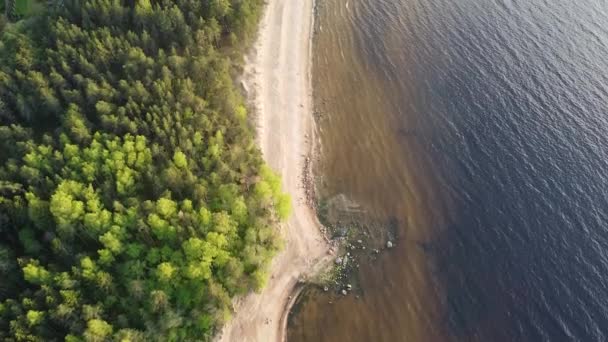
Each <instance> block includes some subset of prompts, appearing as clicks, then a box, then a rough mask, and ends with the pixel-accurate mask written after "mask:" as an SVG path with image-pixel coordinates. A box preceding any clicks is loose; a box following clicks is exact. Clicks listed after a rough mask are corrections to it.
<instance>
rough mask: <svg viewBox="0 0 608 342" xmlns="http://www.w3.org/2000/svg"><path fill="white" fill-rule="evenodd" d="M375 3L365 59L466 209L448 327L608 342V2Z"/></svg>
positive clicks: (452, 263)
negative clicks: (395, 95)
mask: <svg viewBox="0 0 608 342" xmlns="http://www.w3.org/2000/svg"><path fill="white" fill-rule="evenodd" d="M363 2H365V3H366V5H364V6H362V7H361V10H360V11H359V13H358V19H357V20H358V21H359V22H358V27H359V29H358V31H357V35H358V37H359V40H360V42H359V45H360V47H359V48H360V49H361V51H362V52H363V54H364V56H365V58H366V60H367V61H368V62H369V65H370V66H372V67H373V68H375V69H376V72H377V73H378V74H380V75H384V76H383V77H384V78H385V80H386V81H387V82H389V83H390V84H393V85H394V86H395V87H396V89H398V90H399V91H401V92H402V93H404V94H407V96H404V99H407V101H405V100H404V101H403V103H401V104H400V106H401V110H402V113H404V114H403V115H416V122H417V125H419V127H415V129H419V130H420V131H421V132H422V131H423V132H425V133H424V134H421V136H420V137H419V139H422V140H423V142H424V146H426V151H425V153H428V154H429V155H430V156H431V158H432V159H433V160H434V163H435V165H436V167H437V168H438V169H439V170H440V173H441V174H443V177H444V179H443V180H442V182H441V183H442V184H443V187H444V188H445V189H444V190H445V193H446V194H447V196H450V197H451V201H452V202H453V203H454V207H455V209H454V210H453V211H454V212H453V213H452V214H451V217H452V219H451V220H450V222H451V223H450V224H449V225H448V226H446V227H440V229H441V231H442V233H441V237H440V239H439V240H440V241H439V242H438V243H437V244H436V245H435V246H433V247H434V248H433V252H434V253H436V256H437V257H438V260H439V263H438V266H437V275H438V277H439V278H440V279H441V280H442V281H443V282H444V286H445V288H446V291H447V303H448V310H447V313H446V317H445V324H446V325H448V326H449V327H450V330H451V331H452V332H453V334H454V335H455V336H457V337H459V338H460V339H462V340H475V341H607V340H608V200H607V198H608V2H606V1H585V0H583V1H572V0H551V1H548V0H547V1H542V0H526V1H497V0H382V1H371V0H368V1H363ZM406 113H407V114H406ZM410 128H411V127H410Z"/></svg>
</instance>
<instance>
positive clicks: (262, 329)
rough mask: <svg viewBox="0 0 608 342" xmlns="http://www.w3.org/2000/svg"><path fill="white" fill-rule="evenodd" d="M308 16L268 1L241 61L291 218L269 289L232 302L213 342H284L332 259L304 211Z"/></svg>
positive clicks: (309, 11)
mask: <svg viewBox="0 0 608 342" xmlns="http://www.w3.org/2000/svg"><path fill="white" fill-rule="evenodd" d="M313 12H314V0H303V1H289V0H268V2H267V3H266V5H265V9H264V15H263V17H262V20H261V22H260V24H259V31H258V37H257V39H256V42H255V44H254V46H253V49H252V51H251V52H250V53H249V54H248V55H247V56H246V66H245V70H244V75H243V83H244V88H245V90H246V92H247V98H248V101H249V102H250V103H251V104H252V106H251V107H252V108H254V110H255V113H254V114H253V115H255V122H256V124H257V137H256V138H257V142H258V144H259V146H260V148H261V150H262V154H263V156H264V159H265V160H266V162H267V163H268V165H270V167H271V168H272V169H273V170H274V171H275V172H277V173H278V174H279V175H280V176H281V179H282V183H283V191H285V192H287V193H289V194H290V195H291V197H292V207H293V210H292V215H291V216H290V218H289V220H288V221H287V222H286V223H284V224H282V225H281V228H280V229H281V234H282V235H283V238H284V242H285V246H284V248H283V250H281V251H280V252H279V253H278V254H277V255H276V256H275V258H274V259H273V261H272V263H271V265H270V269H269V271H270V272H269V273H270V277H269V279H268V284H267V285H266V286H265V287H264V288H263V289H262V290H261V291H260V292H259V293H250V294H247V295H246V296H244V297H242V298H239V299H237V301H235V314H234V317H233V318H232V320H230V321H229V322H228V323H227V324H226V325H224V327H223V328H222V330H221V332H220V333H219V334H218V336H217V337H216V339H215V340H216V341H226V342H230V341H243V342H245V341H264V342H266V341H268V342H272V341H277V342H282V341H284V340H285V339H286V330H287V329H286V328H287V321H288V316H289V312H290V311H291V308H292V306H293V304H294V303H295V301H296V297H297V295H298V294H299V293H300V291H301V289H302V287H303V286H301V285H302V283H303V282H302V280H303V279H306V278H307V277H309V276H311V275H315V274H316V273H318V271H319V270H320V269H322V268H323V267H324V265H327V264H328V263H329V262H331V259H332V258H333V256H332V254H331V249H330V244H329V243H328V241H327V240H326V237H325V236H324V235H323V234H322V233H321V229H320V228H321V224H320V222H319V221H318V218H317V216H316V212H315V210H314V208H313V203H311V196H312V190H313V189H314V184H312V183H311V179H312V178H311V175H312V167H311V164H312V160H314V158H313V155H314V148H315V146H314V141H315V140H314V139H315V132H314V124H315V123H314V120H313V113H312V106H313V104H312V84H311V82H312V35H313V21H314V13H313Z"/></svg>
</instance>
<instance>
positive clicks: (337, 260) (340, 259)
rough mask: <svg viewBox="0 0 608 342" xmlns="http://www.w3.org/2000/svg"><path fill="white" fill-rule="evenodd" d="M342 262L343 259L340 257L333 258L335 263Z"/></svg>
mask: <svg viewBox="0 0 608 342" xmlns="http://www.w3.org/2000/svg"><path fill="white" fill-rule="evenodd" d="M343 262H344V260H342V258H340V257H337V258H336V260H335V263H336V265H342V263H343Z"/></svg>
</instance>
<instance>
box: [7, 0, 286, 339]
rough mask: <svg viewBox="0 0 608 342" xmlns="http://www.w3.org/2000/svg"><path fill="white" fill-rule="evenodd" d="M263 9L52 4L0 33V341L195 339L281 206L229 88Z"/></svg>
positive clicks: (249, 267)
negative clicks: (237, 64)
mask: <svg viewBox="0 0 608 342" xmlns="http://www.w3.org/2000/svg"><path fill="white" fill-rule="evenodd" d="M261 6H262V0H209V1H200V0H137V1H124V0H82V1H76V0H63V1H61V2H56V3H55V2H53V1H50V2H48V6H47V8H45V9H44V10H41V11H40V13H39V14H36V15H33V16H31V17H29V18H27V19H26V20H22V21H20V22H19V23H16V24H11V25H9V26H6V27H5V28H4V31H2V32H0V34H1V37H0V279H2V281H1V282H0V339H2V340H9V341H11V340H12V341H55V340H65V341H108V340H118V341H153V340H162V341H178V340H179V341H185V340H188V341H191V340H209V339H211V337H212V336H213V334H214V333H215V332H216V330H217V328H218V327H219V326H220V325H221V324H222V323H224V322H225V321H226V320H227V319H229V317H230V313H231V299H232V298H233V297H234V296H237V295H241V294H244V293H246V292H247V291H249V290H251V289H253V290H256V289H260V288H261V286H262V285H263V284H264V282H265V279H266V270H267V267H268V265H269V262H270V260H271V258H272V257H273V255H274V254H275V253H276V251H277V250H278V249H279V247H280V245H281V241H280V237H279V234H278V233H277V230H276V225H277V223H278V221H279V220H280V219H285V218H286V217H287V216H288V215H289V211H290V200H289V197H288V196H287V195H285V194H283V193H282V192H281V187H280V179H279V178H278V177H277V176H276V175H275V174H274V173H273V172H272V171H271V170H270V169H269V168H268V167H267V166H265V165H264V162H263V160H262V158H261V155H260V152H259V150H258V148H257V147H256V145H255V143H254V139H253V138H252V130H251V129H250V127H249V124H248V121H247V111H246V109H245V107H244V106H243V100H242V98H241V95H240V94H239V92H238V91H237V90H236V88H235V86H234V84H233V81H232V76H233V75H234V74H235V72H236V71H235V70H236V68H235V65H236V63H235V59H236V58H237V56H238V55H239V52H240V51H242V49H241V48H240V47H241V46H242V45H243V44H244V42H245V41H247V39H248V38H249V37H251V35H252V33H253V32H254V30H255V26H256V25H255V24H256V23H257V20H258V18H259V15H260V12H261Z"/></svg>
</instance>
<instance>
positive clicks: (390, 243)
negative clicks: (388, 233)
mask: <svg viewBox="0 0 608 342" xmlns="http://www.w3.org/2000/svg"><path fill="white" fill-rule="evenodd" d="M393 246H394V245H393V242H392V241H390V240H389V241H388V242H387V243H386V248H389V249H390V248H393Z"/></svg>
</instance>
